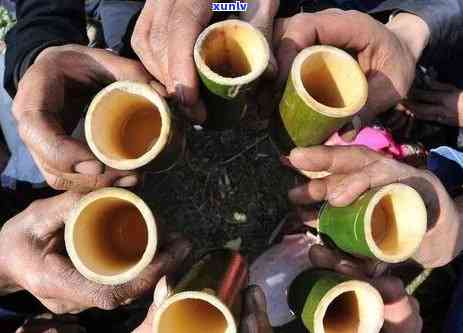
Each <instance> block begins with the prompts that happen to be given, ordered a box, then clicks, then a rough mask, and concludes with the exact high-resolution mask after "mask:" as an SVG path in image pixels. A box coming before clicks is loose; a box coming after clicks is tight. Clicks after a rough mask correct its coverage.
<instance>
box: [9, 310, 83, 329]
mask: <svg viewBox="0 0 463 333" xmlns="http://www.w3.org/2000/svg"><path fill="white" fill-rule="evenodd" d="M52 332H53V333H85V332H87V330H86V329H85V328H84V327H82V326H80V325H79V319H78V318H77V317H75V316H72V315H58V316H55V315H52V314H51V313H45V314H42V315H38V316H35V317H33V318H30V319H27V320H26V321H25V322H24V324H22V325H21V327H20V328H18V329H17V330H16V333H52Z"/></svg>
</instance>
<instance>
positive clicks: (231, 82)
mask: <svg viewBox="0 0 463 333" xmlns="http://www.w3.org/2000/svg"><path fill="white" fill-rule="evenodd" d="M227 28H229V29H231V28H235V29H237V28H239V29H243V30H247V31H246V32H247V33H249V34H251V35H252V38H253V41H254V42H255V43H256V44H253V45H252V49H253V54H252V56H253V57H256V58H257V57H258V56H262V57H263V59H262V61H259V62H257V63H256V64H255V65H253V66H251V71H250V72H249V73H248V74H246V75H242V76H238V77H225V76H222V75H220V74H218V73H216V72H214V71H213V70H212V69H211V68H210V67H209V66H208V65H207V64H206V62H205V61H204V58H203V55H202V50H203V46H204V44H205V43H206V42H207V38H208V37H209V36H210V34H211V33H212V32H213V31H216V30H219V29H227ZM256 50H259V51H261V53H262V54H259V55H256V54H255V52H256ZM193 56H194V60H195V63H196V66H197V67H198V69H199V71H200V72H201V74H203V75H204V76H206V77H207V78H208V79H210V80H212V81H214V82H215V83H218V84H220V85H224V86H235V85H244V84H247V83H250V82H253V81H254V80H256V79H257V78H259V77H260V76H261V75H262V73H264V71H265V70H266V69H267V67H268V64H269V61H270V47H269V45H268V42H267V40H266V39H265V37H264V35H263V34H262V33H261V32H260V31H259V30H258V29H256V28H254V27H253V26H252V25H251V24H249V23H247V22H244V21H241V20H235V19H232V20H225V21H220V22H217V23H214V24H211V25H210V26H208V27H207V28H206V29H205V30H203V32H201V34H200V35H199V37H198V39H197V40H196V43H195V46H194V51H193ZM246 56H249V55H248V54H246Z"/></svg>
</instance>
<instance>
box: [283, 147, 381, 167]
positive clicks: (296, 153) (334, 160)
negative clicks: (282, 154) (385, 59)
mask: <svg viewBox="0 0 463 333" xmlns="http://www.w3.org/2000/svg"><path fill="white" fill-rule="evenodd" d="M381 158H383V157H382V155H380V154H378V153H376V152H374V151H373V150H370V149H368V148H365V147H359V146H346V147H341V146H331V147H328V146H315V147H310V148H295V149H293V150H292V151H291V153H290V155H289V160H290V162H291V164H292V165H293V166H294V167H295V168H297V169H301V170H305V171H328V172H330V173H332V174H347V173H351V172H355V171H358V170H361V169H362V168H364V167H366V166H367V165H368V164H370V163H373V162H375V161H378V160H380V159H381Z"/></svg>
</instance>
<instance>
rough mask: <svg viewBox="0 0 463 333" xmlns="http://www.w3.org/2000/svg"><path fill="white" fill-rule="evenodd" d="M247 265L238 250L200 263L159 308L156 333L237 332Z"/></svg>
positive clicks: (215, 254)
mask: <svg viewBox="0 0 463 333" xmlns="http://www.w3.org/2000/svg"><path fill="white" fill-rule="evenodd" d="M246 280H247V264H246V262H245V260H244V258H243V257H242V256H241V255H240V254H239V253H238V252H235V251H231V250H219V251H215V252H212V253H210V254H208V255H206V256H205V257H204V258H203V259H202V260H201V261H199V262H198V263H197V264H196V265H194V266H193V268H192V269H191V270H190V272H189V273H188V274H187V275H186V276H185V277H184V279H183V280H181V281H180V283H179V284H178V285H177V287H176V288H175V289H174V291H173V293H172V295H171V296H169V297H168V298H167V299H166V300H165V301H164V302H163V303H162V304H161V305H160V307H159V309H158V311H157V312H156V314H155V317H154V323H153V325H154V332H156V333H204V332H208V333H237V332H238V331H237V326H238V321H239V315H240V312H241V303H242V300H241V297H240V292H241V289H242V288H243V287H244V286H245V285H246V282H247V281H246Z"/></svg>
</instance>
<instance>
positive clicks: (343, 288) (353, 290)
mask: <svg viewBox="0 0 463 333" xmlns="http://www.w3.org/2000/svg"><path fill="white" fill-rule="evenodd" d="M288 300H289V304H290V307H291V308H292V309H293V311H294V312H295V314H296V315H297V316H298V317H299V318H301V319H302V322H303V324H304V326H305V327H306V328H307V330H308V331H309V332H310V333H353V332H355V333H379V332H380V330H381V327H382V326H383V323H384V314H383V313H384V303H383V300H382V298H381V295H380V294H379V292H378V291H377V290H376V289H375V288H374V287H373V286H371V285H370V284H368V283H367V282H363V281H358V280H353V279H351V278H349V277H347V276H344V275H341V274H338V273H336V272H332V271H327V270H309V271H306V272H304V273H302V274H301V275H299V276H298V277H297V278H296V279H295V280H294V282H293V283H292V285H291V287H290V291H289V294H288Z"/></svg>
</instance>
